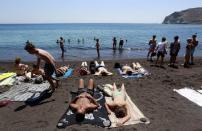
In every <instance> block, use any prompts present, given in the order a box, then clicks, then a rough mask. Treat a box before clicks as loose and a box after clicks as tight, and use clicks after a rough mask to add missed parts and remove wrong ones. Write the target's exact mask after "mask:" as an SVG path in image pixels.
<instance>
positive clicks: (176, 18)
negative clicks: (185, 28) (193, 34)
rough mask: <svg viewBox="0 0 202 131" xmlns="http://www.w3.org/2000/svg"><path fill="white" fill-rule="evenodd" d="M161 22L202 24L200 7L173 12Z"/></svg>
mask: <svg viewBox="0 0 202 131" xmlns="http://www.w3.org/2000/svg"><path fill="white" fill-rule="evenodd" d="M163 24H202V7H199V8H191V9H187V10H183V11H180V12H174V13H172V14H171V15H169V16H167V17H166V18H165V19H164V21H163Z"/></svg>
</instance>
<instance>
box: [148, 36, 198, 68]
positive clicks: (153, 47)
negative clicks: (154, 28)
mask: <svg viewBox="0 0 202 131" xmlns="http://www.w3.org/2000/svg"><path fill="white" fill-rule="evenodd" d="M197 45H198V40H197V35H196V34H194V35H192V38H188V39H187V45H186V52H185V60H184V67H185V68H188V67H189V65H194V51H195V48H196V46H197ZM149 46H150V48H149V51H148V54H147V60H148V61H151V62H153V59H152V57H154V56H156V55H157V59H156V63H155V64H156V65H158V62H159V58H161V60H160V66H163V62H164V57H165V55H166V54H167V47H168V41H166V38H165V37H163V38H162V41H161V42H159V43H158V44H157V40H156V35H153V37H152V39H151V40H150V41H149ZM169 48H170V64H169V66H170V67H177V66H176V65H175V63H176V58H177V56H178V53H179V51H180V48H181V45H180V39H179V36H175V37H174V41H173V42H171V44H170V46H169Z"/></svg>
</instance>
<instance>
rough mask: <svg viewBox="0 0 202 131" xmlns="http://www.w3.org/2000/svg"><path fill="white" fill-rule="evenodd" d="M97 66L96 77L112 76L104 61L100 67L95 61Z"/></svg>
mask: <svg viewBox="0 0 202 131" xmlns="http://www.w3.org/2000/svg"><path fill="white" fill-rule="evenodd" d="M95 66H96V72H95V75H97V76H98V75H102V76H108V75H112V73H111V72H109V71H108V70H107V69H106V68H105V65H104V62H103V61H102V62H101V64H100V65H99V64H98V62H97V61H95Z"/></svg>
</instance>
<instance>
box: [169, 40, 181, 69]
mask: <svg viewBox="0 0 202 131" xmlns="http://www.w3.org/2000/svg"><path fill="white" fill-rule="evenodd" d="M179 50H180V42H179V36H175V37H174V42H172V43H171V44H170V65H169V66H170V67H175V62H176V58H177V55H178V52H179Z"/></svg>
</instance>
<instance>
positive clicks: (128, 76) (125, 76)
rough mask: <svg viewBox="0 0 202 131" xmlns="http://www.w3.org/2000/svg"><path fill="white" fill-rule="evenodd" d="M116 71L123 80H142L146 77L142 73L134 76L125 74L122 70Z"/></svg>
mask: <svg viewBox="0 0 202 131" xmlns="http://www.w3.org/2000/svg"><path fill="white" fill-rule="evenodd" d="M116 71H117V72H118V74H120V75H122V77H123V78H142V77H143V76H144V75H143V74H141V73H134V74H132V75H127V74H123V72H122V70H121V69H120V68H117V69H116Z"/></svg>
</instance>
